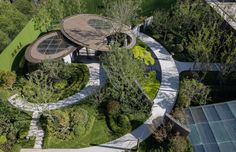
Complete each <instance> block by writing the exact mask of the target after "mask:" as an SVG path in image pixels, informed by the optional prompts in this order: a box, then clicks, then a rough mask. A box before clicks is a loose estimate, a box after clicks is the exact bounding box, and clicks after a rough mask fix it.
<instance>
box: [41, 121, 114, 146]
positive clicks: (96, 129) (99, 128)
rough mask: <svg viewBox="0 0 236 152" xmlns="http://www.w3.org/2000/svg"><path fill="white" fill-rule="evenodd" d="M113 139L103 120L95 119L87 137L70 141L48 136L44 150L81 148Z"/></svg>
mask: <svg viewBox="0 0 236 152" xmlns="http://www.w3.org/2000/svg"><path fill="white" fill-rule="evenodd" d="M115 138H116V136H114V135H113V134H112V132H111V131H110V129H109V128H108V127H107V124H106V121H105V119H100V120H99V119H97V118H95V121H94V124H93V127H92V128H91V132H89V133H88V134H87V135H85V136H83V137H80V138H75V139H72V140H59V139H57V138H55V137H53V136H49V137H47V139H46V140H47V141H48V142H47V143H48V146H46V147H44V148H82V147H89V146H92V145H95V144H101V143H105V142H108V141H110V140H112V139H115Z"/></svg>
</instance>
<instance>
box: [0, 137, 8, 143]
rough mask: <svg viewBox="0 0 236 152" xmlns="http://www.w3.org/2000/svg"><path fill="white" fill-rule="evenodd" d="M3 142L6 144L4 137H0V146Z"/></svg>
mask: <svg viewBox="0 0 236 152" xmlns="http://www.w3.org/2000/svg"><path fill="white" fill-rule="evenodd" d="M5 142H7V138H6V136H4V135H0V144H4V143H5Z"/></svg>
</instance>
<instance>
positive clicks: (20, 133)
mask: <svg viewBox="0 0 236 152" xmlns="http://www.w3.org/2000/svg"><path fill="white" fill-rule="evenodd" d="M27 135H28V131H27V130H22V131H20V132H19V138H20V139H24V138H25V137H26V136H27Z"/></svg>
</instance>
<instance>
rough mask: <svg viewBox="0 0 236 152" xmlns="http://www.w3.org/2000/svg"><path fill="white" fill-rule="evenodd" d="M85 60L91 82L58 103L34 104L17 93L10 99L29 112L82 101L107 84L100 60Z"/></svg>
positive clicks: (14, 104) (13, 103)
mask: <svg viewBox="0 0 236 152" xmlns="http://www.w3.org/2000/svg"><path fill="white" fill-rule="evenodd" d="M84 62H85V64H86V65H87V66H88V68H89V74H90V78H89V82H88V83H87V85H86V86H85V88H84V89H82V90H81V91H80V92H78V93H76V94H74V95H73V96H70V97H68V98H66V99H63V100H59V101H58V102H56V103H45V104H34V103H30V102H27V101H25V100H23V99H22V98H20V97H19V96H18V95H17V94H16V95H13V96H11V97H10V98H9V99H8V101H9V102H10V103H11V104H12V105H13V106H15V107H17V108H19V109H21V110H23V111H29V112H35V111H39V112H42V111H45V110H54V109H59V108H63V107H66V106H69V105H72V104H74V103H77V102H79V101H81V100H82V99H84V98H86V97H88V96H90V95H91V94H93V93H94V92H95V91H96V90H97V89H98V88H99V87H102V86H103V85H104V84H105V80H106V76H105V72H104V71H103V70H102V69H101V68H100V64H99V61H98V60H96V61H95V60H86V61H84Z"/></svg>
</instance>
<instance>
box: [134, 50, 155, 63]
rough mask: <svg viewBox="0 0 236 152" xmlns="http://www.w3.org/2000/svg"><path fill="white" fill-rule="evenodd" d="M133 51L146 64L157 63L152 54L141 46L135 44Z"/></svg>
mask: <svg viewBox="0 0 236 152" xmlns="http://www.w3.org/2000/svg"><path fill="white" fill-rule="evenodd" d="M132 52H133V54H134V57H135V58H137V59H141V60H143V61H144V63H145V64H146V65H149V64H151V65H153V64H154V63H155V60H154V58H153V57H152V54H151V53H150V52H149V51H147V50H146V49H145V48H143V47H141V46H135V47H134V48H133V49H132Z"/></svg>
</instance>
